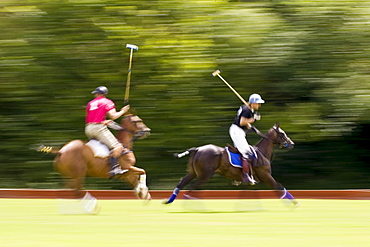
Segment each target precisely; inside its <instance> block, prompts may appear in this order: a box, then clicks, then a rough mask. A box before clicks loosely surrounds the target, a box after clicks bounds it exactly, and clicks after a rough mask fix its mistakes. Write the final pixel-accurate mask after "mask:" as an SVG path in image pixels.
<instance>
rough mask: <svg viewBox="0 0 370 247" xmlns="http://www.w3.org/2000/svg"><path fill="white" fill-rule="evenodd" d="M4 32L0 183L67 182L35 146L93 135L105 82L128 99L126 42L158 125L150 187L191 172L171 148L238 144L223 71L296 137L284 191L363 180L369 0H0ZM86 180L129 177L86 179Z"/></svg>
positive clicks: (281, 171) (147, 153) (137, 91)
mask: <svg viewBox="0 0 370 247" xmlns="http://www.w3.org/2000/svg"><path fill="white" fill-rule="evenodd" d="M0 29H1V30H2V35H1V37H0V57H1V59H0V92H1V97H0V103H1V108H0V117H1V121H0V128H1V132H0V140H1V143H0V162H1V166H0V187H1V188H61V179H60V177H59V175H58V174H57V173H56V172H55V171H54V169H53V167H52V159H53V156H52V155H46V154H41V153H37V152H35V149H36V148H37V147H38V146H39V145H40V144H45V145H53V146H56V147H61V146H62V145H63V144H65V143H66V142H68V141H70V140H72V139H83V140H84V139H86V137H85V134H84V116H85V105H86V103H87V102H88V101H89V100H91V99H92V98H93V96H92V95H91V94H90V92H91V91H92V90H93V89H94V88H95V87H97V86H100V85H105V86H107V87H108V88H109V90H110V93H109V98H111V99H113V100H114V101H115V103H116V105H117V108H120V107H121V106H123V103H124V102H123V96H124V89H125V84H126V78H127V68H128V58H129V52H130V50H129V49H126V48H125V46H126V44H135V45H137V46H139V50H138V51H135V52H134V60H133V70H132V77H131V91H130V105H131V108H132V109H133V110H134V111H135V112H136V113H137V114H138V115H139V116H140V117H141V118H142V119H143V120H144V122H145V123H146V124H147V125H148V126H149V127H150V128H151V129H152V135H151V136H149V138H147V139H145V140H140V141H138V142H136V145H135V155H136V157H137V166H139V167H142V168H144V169H146V171H147V173H148V184H149V187H150V188H151V189H172V188H173V187H174V186H175V185H176V184H177V182H178V180H179V179H180V177H182V176H183V175H184V174H185V169H186V168H185V165H186V159H180V160H179V159H175V158H173V156H172V154H173V153H175V152H180V151H184V150H186V149H187V148H189V147H193V146H200V145H203V144H208V143H213V144H216V145H220V146H223V145H225V144H226V143H231V140H230V139H229V136H228V128H229V125H230V124H231V122H232V120H233V118H234V116H235V114H236V111H237V109H238V107H239V106H240V105H241V104H242V103H241V102H240V100H239V99H238V98H237V97H236V96H235V95H234V94H233V93H232V92H231V91H230V90H229V88H228V87H227V86H226V85H225V84H224V83H223V82H222V81H221V80H219V79H218V78H217V77H216V78H215V77H212V76H211V73H212V72H213V71H214V70H216V69H221V70H222V71H223V72H222V75H223V77H224V78H225V79H226V80H228V82H229V83H230V84H231V85H232V86H233V87H234V88H235V89H236V90H237V91H238V92H239V93H240V94H241V95H242V96H243V97H244V98H248V96H249V94H251V93H260V94H261V95H262V97H263V98H264V99H265V100H266V104H264V105H263V107H262V108H261V109H260V113H261V114H262V120H261V121H260V122H257V123H255V126H256V127H258V128H259V129H260V130H261V131H262V132H266V131H267V130H268V129H269V128H270V127H272V126H273V124H274V123H275V121H279V122H280V123H281V126H282V128H283V129H284V130H285V131H286V132H287V133H288V135H289V136H290V137H291V138H292V139H293V141H295V143H296V147H295V148H294V149H293V150H290V151H284V150H276V156H275V158H274V162H273V175H274V177H275V178H276V179H277V180H278V181H280V182H281V183H283V184H284V185H285V186H286V187H287V188H289V189H350V188H368V186H369V179H368V177H369V175H370V167H369V163H368V161H369V156H370V152H369V151H370V148H369V145H367V142H368V141H369V138H370V130H369V127H370V119H369V110H370V84H369V82H368V77H369V75H370V70H369V67H370V49H369V47H370V2H367V1H362V0H352V1H350V0H348V1H347V0H343V1H334V0H320V1H319V0H314V1H306V0H286V1H283V0H244V1H242V0H240V1H236V0H233V1H232V0H229V1H227V0H204V1H199V0H188V1H182V0H162V1H154V0H148V1H134V0H126V1H117V0H21V1H20V0H2V1H1V3H0ZM249 136H250V137H249V138H250V142H251V143H256V142H257V141H258V140H259V139H260V138H259V137H258V136H256V135H253V134H250V135H249ZM230 182H231V181H229V180H227V179H224V178H222V177H220V176H218V175H215V177H214V178H213V179H212V180H211V181H210V182H209V183H208V184H207V185H206V186H205V188H207V189H235V187H232V186H231V185H230V184H231V183H230ZM86 188H88V189H128V188H129V187H128V186H127V185H125V184H122V183H120V182H117V181H109V180H104V179H95V178H89V179H88V180H87V184H86ZM256 188H260V189H267V187H266V186H264V185H258V186H257V187H256Z"/></svg>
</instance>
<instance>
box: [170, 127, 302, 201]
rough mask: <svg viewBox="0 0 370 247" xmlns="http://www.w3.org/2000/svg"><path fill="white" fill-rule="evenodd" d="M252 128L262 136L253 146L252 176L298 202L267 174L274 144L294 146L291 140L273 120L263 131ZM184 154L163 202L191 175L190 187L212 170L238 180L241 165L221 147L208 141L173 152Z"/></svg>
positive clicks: (171, 199) (284, 146)
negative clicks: (183, 169) (183, 171)
mask: <svg viewBox="0 0 370 247" xmlns="http://www.w3.org/2000/svg"><path fill="white" fill-rule="evenodd" d="M252 129H253V130H254V131H255V132H257V134H259V135H260V136H262V139H261V140H260V141H259V143H258V144H257V145H256V146H254V149H255V150H256V152H257V156H258V159H256V160H253V161H252V170H253V176H254V178H255V179H256V180H257V181H259V182H262V183H265V184H267V185H269V186H270V187H271V188H273V189H274V190H276V191H277V193H278V194H279V195H280V198H282V199H289V202H291V203H292V204H293V205H298V201H296V200H295V199H294V197H293V196H292V195H291V194H290V193H289V192H288V191H287V190H286V189H285V188H284V187H283V186H282V185H281V184H280V183H278V182H276V181H275V179H274V178H273V177H272V175H271V159H272V155H273V150H274V146H275V145H277V146H279V147H280V148H288V149H291V148H293V147H294V142H293V141H292V140H291V139H290V138H289V137H288V136H287V135H286V133H285V132H284V131H283V130H282V129H281V128H280V125H279V124H275V125H274V126H273V127H272V128H271V129H270V130H269V131H268V132H267V134H265V135H263V134H262V133H260V132H259V131H258V130H257V129H256V128H254V127H252ZM188 154H190V158H189V161H188V167H187V168H188V169H187V170H188V173H187V175H186V176H185V177H184V178H183V179H182V180H181V181H180V183H179V184H178V185H177V186H176V188H175V189H174V191H173V194H172V195H171V197H170V198H168V199H165V200H164V201H163V203H165V204H169V203H172V202H173V201H174V200H175V199H176V197H177V195H178V193H179V191H180V190H182V189H183V188H184V187H185V186H186V185H187V184H188V183H189V182H190V181H192V180H193V179H196V182H195V184H194V186H193V188H194V189H197V188H198V187H199V186H200V185H201V184H203V183H205V182H207V180H208V179H210V178H211V177H212V176H213V175H214V173H218V174H220V175H222V176H224V177H226V178H228V179H232V180H235V181H242V169H240V168H237V167H234V166H232V165H231V164H230V162H229V158H228V154H227V151H226V150H225V148H222V147H219V146H215V145H213V144H208V145H205V146H201V147H196V148H190V149H188V150H187V151H185V152H183V153H180V154H177V155H175V156H177V157H179V158H181V157H183V156H185V155H188Z"/></svg>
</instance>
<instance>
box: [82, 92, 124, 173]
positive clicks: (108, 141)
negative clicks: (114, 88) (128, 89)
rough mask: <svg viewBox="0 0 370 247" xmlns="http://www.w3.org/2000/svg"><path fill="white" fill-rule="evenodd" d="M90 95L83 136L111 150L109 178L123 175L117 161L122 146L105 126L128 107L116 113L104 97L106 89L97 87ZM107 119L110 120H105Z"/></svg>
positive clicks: (112, 105)
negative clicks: (91, 95)
mask: <svg viewBox="0 0 370 247" xmlns="http://www.w3.org/2000/svg"><path fill="white" fill-rule="evenodd" d="M91 93H92V94H94V95H95V98H94V99H93V100H92V101H90V102H89V103H88V104H87V106H86V127H85V134H86V136H87V137H88V138H89V139H96V140H98V141H100V142H101V143H103V144H105V145H107V146H108V148H109V149H110V150H111V154H110V157H109V163H110V164H111V171H110V172H109V175H110V177H114V176H116V175H119V174H123V173H125V172H126V170H122V169H121V167H120V165H119V162H118V159H119V157H120V156H121V154H122V152H123V146H122V144H121V143H120V142H119V141H118V140H117V138H116V137H115V136H114V135H113V134H112V132H111V131H110V130H109V129H108V127H107V125H108V124H109V123H110V122H111V121H113V120H115V119H117V118H119V117H121V116H122V115H123V114H125V113H126V112H127V111H128V110H129V109H130V106H129V105H127V106H124V107H122V108H121V110H120V111H118V112H117V111H116V108H115V105H114V102H113V101H112V100H110V99H108V98H106V97H105V95H106V94H108V89H107V88H106V87H104V86H100V87H97V88H96V89H95V90H94V91H93V92H91ZM106 117H109V118H110V120H107V119H106Z"/></svg>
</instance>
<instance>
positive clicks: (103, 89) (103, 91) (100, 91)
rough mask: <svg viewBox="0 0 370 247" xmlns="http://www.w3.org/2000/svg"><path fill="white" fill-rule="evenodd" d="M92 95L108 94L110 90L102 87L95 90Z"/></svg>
mask: <svg viewBox="0 0 370 247" xmlns="http://www.w3.org/2000/svg"><path fill="white" fill-rule="evenodd" d="M91 93H92V94H96V93H99V94H108V88H106V87H104V86H100V87H97V88H95V90H94V91H92V92H91Z"/></svg>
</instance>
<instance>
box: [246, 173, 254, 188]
mask: <svg viewBox="0 0 370 247" xmlns="http://www.w3.org/2000/svg"><path fill="white" fill-rule="evenodd" d="M244 176H245V177H246V178H247V181H244V179H243V182H245V183H249V184H250V185H255V184H256V183H257V181H256V180H255V179H254V178H253V175H249V174H248V173H244Z"/></svg>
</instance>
